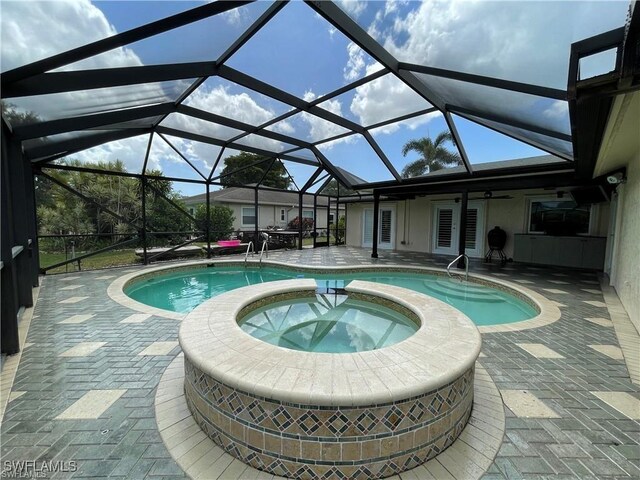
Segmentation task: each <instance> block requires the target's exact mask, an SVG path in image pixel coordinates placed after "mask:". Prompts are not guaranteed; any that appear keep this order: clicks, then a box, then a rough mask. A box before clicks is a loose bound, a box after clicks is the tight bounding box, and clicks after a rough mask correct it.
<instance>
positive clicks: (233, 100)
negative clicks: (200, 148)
mask: <svg viewBox="0 0 640 480" xmlns="http://www.w3.org/2000/svg"><path fill="white" fill-rule="evenodd" d="M185 103H186V105H189V106H192V107H194V108H198V109H200V110H204V111H207V112H212V113H216V114H218V115H221V116H223V117H227V118H232V119H234V120H238V121H240V122H243V123H247V124H249V125H253V126H258V125H262V124H263V123H265V122H267V121H269V120H271V119H273V118H274V117H276V116H277V115H276V112H274V111H273V110H271V109H269V108H265V107H262V106H260V105H258V103H257V102H256V101H255V100H254V99H253V98H252V97H251V96H250V95H249V94H247V93H244V92H243V93H239V94H233V93H230V92H229V88H228V87H226V86H223V85H218V86H216V87H213V88H208V87H207V85H206V83H205V84H204V85H203V86H202V87H200V88H199V89H198V90H196V91H195V92H193V94H191V95H190V96H189V98H188V99H187V100H186V102H185ZM167 120H169V119H167ZM171 122H176V123H175V125H174V126H176V127H177V128H182V129H185V130H188V131H192V132H196V133H201V134H203V135H209V136H214V137H215V138H220V139H222V140H226V139H229V138H231V137H232V136H234V132H233V131H231V130H230V129H229V128H228V127H224V126H222V125H216V124H211V123H209V122H206V123H205V122H203V121H199V120H195V119H191V118H189V117H185V116H176V118H175V120H171ZM271 130H273V131H277V132H280V133H283V134H292V133H294V131H295V129H294V127H293V125H291V123H290V122H288V121H287V120H282V121H280V122H278V123H276V124H274V125H273V126H272V128H271ZM240 141H241V142H243V143H244V142H246V144H247V145H250V146H253V147H256V148H263V149H267V150H273V151H275V152H278V151H281V150H282V149H283V144H282V143H281V142H278V141H276V140H272V139H269V138H266V137H261V136H258V135H254V136H252V137H251V138H248V139H243V140H240Z"/></svg>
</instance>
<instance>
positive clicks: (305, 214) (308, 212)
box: [302, 210, 313, 218]
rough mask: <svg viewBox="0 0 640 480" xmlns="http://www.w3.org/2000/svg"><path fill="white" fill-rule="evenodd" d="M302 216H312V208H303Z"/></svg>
mask: <svg viewBox="0 0 640 480" xmlns="http://www.w3.org/2000/svg"><path fill="white" fill-rule="evenodd" d="M302 218H313V210H303V211H302Z"/></svg>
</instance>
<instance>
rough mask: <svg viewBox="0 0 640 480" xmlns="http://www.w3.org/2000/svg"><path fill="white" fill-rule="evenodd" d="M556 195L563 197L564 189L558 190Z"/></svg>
mask: <svg viewBox="0 0 640 480" xmlns="http://www.w3.org/2000/svg"><path fill="white" fill-rule="evenodd" d="M556 196H557V197H558V198H562V197H564V191H563V190H560V191H558V192H556Z"/></svg>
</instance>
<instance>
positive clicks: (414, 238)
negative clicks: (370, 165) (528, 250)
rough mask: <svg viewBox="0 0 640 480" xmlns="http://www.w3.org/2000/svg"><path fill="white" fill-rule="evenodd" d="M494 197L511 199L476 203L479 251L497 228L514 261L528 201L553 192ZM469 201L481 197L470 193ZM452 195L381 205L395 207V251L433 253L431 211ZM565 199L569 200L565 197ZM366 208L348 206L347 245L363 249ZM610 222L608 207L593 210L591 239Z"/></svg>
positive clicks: (523, 231) (604, 233) (603, 205)
mask: <svg viewBox="0 0 640 480" xmlns="http://www.w3.org/2000/svg"><path fill="white" fill-rule="evenodd" d="M495 195H496V196H502V195H510V196H511V197H513V198H511V199H492V200H476V202H477V203H480V202H482V205H483V206H484V212H485V213H484V224H483V226H484V235H483V237H482V244H481V248H480V251H481V252H483V253H484V252H486V250H487V239H486V236H487V232H488V231H489V230H491V229H492V228H493V227H495V226H499V227H500V228H502V229H503V230H504V231H506V232H507V244H506V246H505V249H504V251H505V254H506V255H507V257H513V236H514V235H515V234H518V233H525V232H526V231H527V222H528V201H529V199H530V198H535V197H540V196H549V197H554V196H555V192H554V191H547V190H527V191H509V192H496V193H495ZM469 196H470V197H471V198H474V197H479V196H482V193H472V194H470V195H469ZM454 198H455V195H447V196H430V197H418V198H416V199H415V200H406V201H399V202H383V203H381V206H394V207H395V211H396V216H395V218H396V226H395V231H396V236H395V247H394V249H395V250H397V251H413V252H426V253H431V252H432V245H431V244H432V236H433V235H432V230H433V228H432V222H433V207H434V205H435V204H437V203H438V202H443V201H448V202H451V201H454ZM567 198H568V197H567ZM365 208H373V204H372V203H359V204H352V205H349V210H348V214H347V245H352V246H358V247H361V246H362V218H363V211H364V209H365ZM608 221H609V207H608V204H598V205H594V206H593V207H592V225H591V232H590V233H591V235H597V236H605V235H606V234H607V226H608ZM403 241H404V244H403V243H402V242H403Z"/></svg>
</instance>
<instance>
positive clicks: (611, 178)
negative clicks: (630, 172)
mask: <svg viewBox="0 0 640 480" xmlns="http://www.w3.org/2000/svg"><path fill="white" fill-rule="evenodd" d="M626 181H627V179H626V178H624V173H622V172H616V173H612V174H611V175H607V183H610V184H611V185H619V184H620V183H625V182H626Z"/></svg>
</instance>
